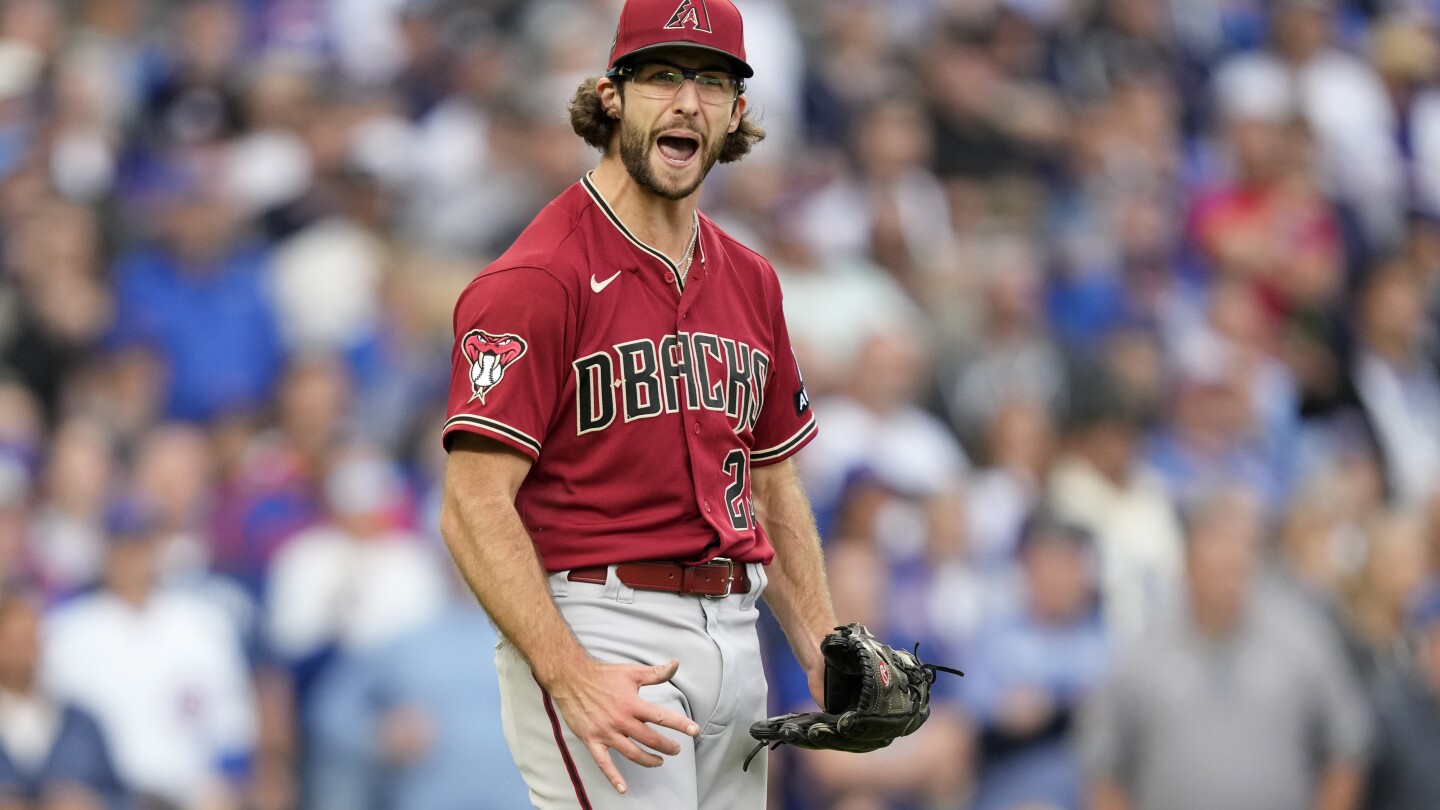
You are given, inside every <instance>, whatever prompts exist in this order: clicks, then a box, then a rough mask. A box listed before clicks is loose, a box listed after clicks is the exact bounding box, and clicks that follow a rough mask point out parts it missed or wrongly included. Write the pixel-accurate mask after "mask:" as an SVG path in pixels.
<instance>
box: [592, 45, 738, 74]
mask: <svg viewBox="0 0 1440 810" xmlns="http://www.w3.org/2000/svg"><path fill="white" fill-rule="evenodd" d="M662 48H691V49H694V50H697V51H709V52H710V53H713V54H717V55H719V56H723V57H724V58H725V61H727V62H729V63H730V64H731V65H733V66H734V67H735V72H736V73H737V74H739V75H740V77H741V78H744V79H748V78H750V77H752V76H754V75H755V70H754V69H753V68H751V67H750V65H748V64H746V63H745V62H742V61H740V60H739V59H736V58H735V57H733V56H731V55H730V54H728V53H726V52H724V51H722V50H720V49H719V48H712V47H710V46H709V45H697V44H695V43H693V42H686V41H683V40H682V41H680V42H657V43H655V44H654V45H646V46H645V47H643V48H636V49H635V50H633V51H631V52H629V53H627V54H624V55H623V56H619V57H616V59H615V64H617V65H619V64H622V63H624V62H628V61H630V60H632V59H634V58H635V57H637V56H639V55H641V54H644V53H649V52H651V51H658V50H661V49H662Z"/></svg>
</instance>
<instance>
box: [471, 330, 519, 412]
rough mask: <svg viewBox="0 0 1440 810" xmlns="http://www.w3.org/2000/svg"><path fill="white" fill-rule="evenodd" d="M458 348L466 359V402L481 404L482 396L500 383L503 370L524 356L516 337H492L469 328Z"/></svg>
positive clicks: (483, 398) (482, 403)
mask: <svg viewBox="0 0 1440 810" xmlns="http://www.w3.org/2000/svg"><path fill="white" fill-rule="evenodd" d="M460 349H461V351H463V352H465V357H466V358H468V359H469V360H470V389H471V392H472V393H471V394H470V401H471V402H474V401H475V400H477V399H478V400H480V404H481V405H484V404H485V394H487V393H488V392H489V391H490V389H492V388H494V387H495V386H497V385H499V384H500V380H501V379H503V378H504V377H505V369H507V368H509V367H510V366H511V364H513V363H514V362H515V361H516V360H519V359H520V358H521V357H524V356H525V349H526V344H525V341H524V339H523V338H521V337H520V336H519V335H492V334H490V333H489V332H486V331H484V330H481V329H471V330H470V331H469V332H466V333H465V337H463V338H461V339H460Z"/></svg>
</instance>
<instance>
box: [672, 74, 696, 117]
mask: <svg viewBox="0 0 1440 810" xmlns="http://www.w3.org/2000/svg"><path fill="white" fill-rule="evenodd" d="M670 103H671V104H672V105H674V108H675V112H678V113H681V114H682V115H687V116H689V115H694V114H695V113H697V112H699V111H700V88H698V87H696V86H695V80H694V79H686V80H685V81H684V82H681V84H680V89H679V90H676V91H675V99H674V100H673V101H671V102H670Z"/></svg>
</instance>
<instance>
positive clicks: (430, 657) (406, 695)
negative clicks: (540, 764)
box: [308, 583, 529, 810]
mask: <svg viewBox="0 0 1440 810" xmlns="http://www.w3.org/2000/svg"><path fill="white" fill-rule="evenodd" d="M451 591H452V592H451V593H450V594H449V595H448V599H447V604H446V606H445V608H444V610H443V611H442V612H440V613H439V614H437V615H436V616H434V617H432V618H429V619H427V620H426V621H424V622H423V623H421V624H420V625H418V626H416V627H415V628H413V629H411V630H408V631H406V632H404V633H402V634H400V635H399V636H397V637H396V638H394V639H392V640H390V641H387V642H384V643H382V644H379V645H377V646H375V647H374V648H373V649H369V650H364V651H359V652H357V653H356V654H354V655H351V656H347V657H345V658H343V659H342V660H340V661H339V662H337V663H336V665H335V668H334V670H333V671H332V672H331V673H330V674H329V675H327V676H326V677H325V679H324V680H322V681H321V682H320V683H319V684H318V685H317V686H316V689H315V695H314V711H313V715H312V716H313V718H314V719H313V724H314V747H313V751H312V756H311V757H310V759H309V765H308V769H309V771H310V774H311V776H310V779H309V780H308V781H309V785H310V787H311V789H312V794H313V800H312V802H311V803H310V805H309V806H310V807H311V808H313V810H332V809H333V810H444V809H445V808H456V807H468V808H474V810H510V808H514V807H523V806H525V805H526V804H527V803H528V802H529V796H528V793H527V792H526V789H525V783H524V782H523V781H522V780H521V779H520V775H519V773H518V772H516V771H514V770H512V769H500V768H495V769H493V770H489V769H485V768H480V767H477V765H478V764H479V763H493V762H501V763H505V762H508V761H509V759H510V753H509V751H508V749H507V748H506V746H505V738H504V736H503V735H502V734H501V729H500V726H499V724H498V723H496V722H494V721H495V719H496V718H498V717H499V716H500V691H499V689H500V686H499V681H498V679H497V676H496V674H495V666H494V664H493V663H492V659H493V657H494V656H493V655H492V651H493V650H494V648H495V645H496V644H497V643H499V640H500V639H499V636H498V635H497V634H496V632H495V629H494V628H493V627H492V626H491V625H490V622H489V620H488V619H487V618H486V617H485V614H484V613H483V612H482V611H481V610H479V609H478V608H477V607H476V606H475V605H474V604H473V603H472V602H471V601H470V599H469V595H468V593H467V594H462V593H461V592H460V586H459V585H458V583H452V584H451ZM461 600H463V603H462V601H461Z"/></svg>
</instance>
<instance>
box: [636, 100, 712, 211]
mask: <svg viewBox="0 0 1440 810" xmlns="http://www.w3.org/2000/svg"><path fill="white" fill-rule="evenodd" d="M673 128H674V127H664V128H662V129H660V130H657V131H658V132H664V131H665V130H666V129H673ZM691 131H692V132H693V130H691ZM696 135H699V133H696ZM656 138H657V136H656V135H654V134H652V133H649V132H645V131H644V130H642V129H641V128H640V126H639V125H638V124H632V123H630V122H629V121H626V120H624V118H623V117H622V119H621V123H620V162H621V163H623V164H624V165H625V170H626V171H628V172H630V178H631V179H632V180H634V181H635V183H636V185H638V186H640V187H641V188H643V189H645V190H646V191H648V192H650V193H651V194H654V195H655V196H657V197H660V198H662V199H666V200H671V201H674V200H683V199H685V198H686V197H689V196H690V195H691V194H694V193H695V190H696V189H698V188H700V184H701V183H703V182H705V176H706V175H708V174H709V173H710V170H711V169H712V168H714V167H715V164H716V163H718V162H719V161H720V152H721V150H722V149H724V148H725V141H724V139H721V140H719V141H717V142H716V143H715V144H714V145H713V146H709V147H707V146H706V144H705V139H704V137H703V136H701V141H700V145H699V147H698V149H699V150H700V154H699V158H700V174H699V175H698V176H697V177H696V178H695V181H694V182H693V183H689V184H687V185H683V186H668V185H666V184H664V183H662V182H661V181H660V179H659V178H658V177H656V176H655V170H654V168H653V167H652V166H651V164H650V151H651V147H652V146H654V144H655V141H656Z"/></svg>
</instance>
